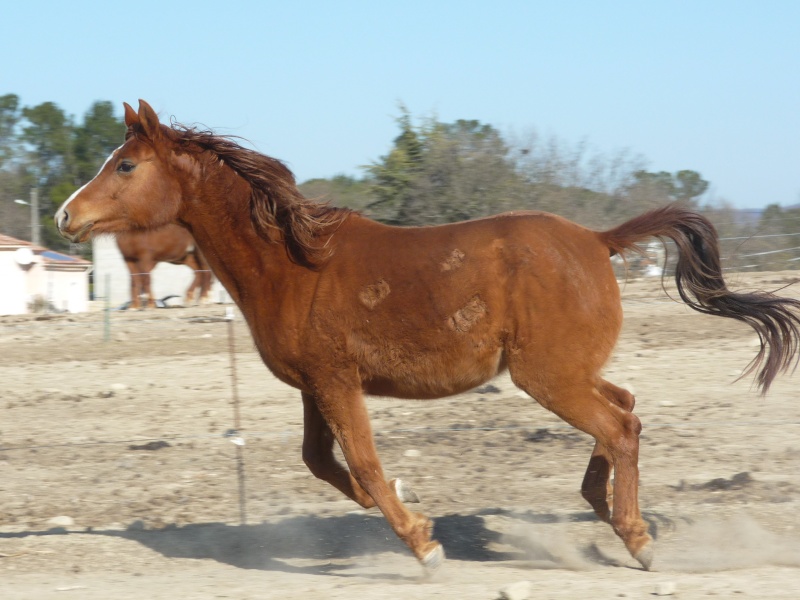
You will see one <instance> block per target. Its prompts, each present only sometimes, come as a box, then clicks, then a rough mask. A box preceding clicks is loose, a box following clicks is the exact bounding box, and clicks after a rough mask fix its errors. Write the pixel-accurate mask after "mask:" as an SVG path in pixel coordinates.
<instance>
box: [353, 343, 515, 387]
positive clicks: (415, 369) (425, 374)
mask: <svg viewBox="0 0 800 600" xmlns="http://www.w3.org/2000/svg"><path fill="white" fill-rule="evenodd" d="M505 367H506V365H505V358H504V355H503V352H502V350H500V349H498V350H494V351H492V352H484V353H481V354H479V355H478V354H476V355H471V356H463V355H462V356H458V357H452V356H447V355H445V354H440V355H436V356H430V355H426V356H423V357H420V360H418V361H414V362H411V363H404V364H395V365H394V368H392V369H386V368H380V369H362V375H363V388H364V392H366V393H367V394H373V395H376V396H393V397H396V398H419V399H426V398H442V397H444V396H452V395H453V394H458V393H461V392H465V391H467V390H471V389H472V388H474V387H476V386H479V385H481V384H482V383H485V382H486V381H488V380H489V379H491V378H492V377H494V376H495V375H497V374H498V373H500V372H502V371H503V370H504V369H505Z"/></svg>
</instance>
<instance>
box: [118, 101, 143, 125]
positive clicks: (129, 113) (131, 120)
mask: <svg viewBox="0 0 800 600" xmlns="http://www.w3.org/2000/svg"><path fill="white" fill-rule="evenodd" d="M122 105H123V106H124V107H125V125H126V126H127V127H128V128H131V127H133V126H134V125H135V124H136V123H138V122H139V115H137V114H136V111H135V110H133V107H132V106H131V105H130V104H128V103H127V102H123V103H122Z"/></svg>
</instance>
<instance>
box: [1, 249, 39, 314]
mask: <svg viewBox="0 0 800 600" xmlns="http://www.w3.org/2000/svg"><path fill="white" fill-rule="evenodd" d="M14 250H15V249H8V250H5V249H4V250H0V315H21V314H24V313H26V312H28V301H29V293H28V283H27V276H26V275H27V271H26V270H25V268H23V267H22V266H21V265H19V264H17V262H16V261H15V260H14ZM37 266H38V265H37ZM30 268H35V266H31V267H29V269H30Z"/></svg>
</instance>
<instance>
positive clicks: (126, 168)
mask: <svg viewBox="0 0 800 600" xmlns="http://www.w3.org/2000/svg"><path fill="white" fill-rule="evenodd" d="M135 168H136V165H135V164H133V163H132V162H131V161H129V160H123V161H122V162H121V163H119V164H118V165H117V172H118V173H130V172H131V171H133V170H134V169H135Z"/></svg>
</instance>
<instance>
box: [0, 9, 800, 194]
mask: <svg viewBox="0 0 800 600" xmlns="http://www.w3.org/2000/svg"><path fill="white" fill-rule="evenodd" d="M2 13H3V15H2V26H1V28H2V35H0V50H1V51H2V57H3V58H2V61H3V62H2V66H0V85H1V86H2V87H0V94H5V93H15V94H18V95H19V96H20V97H21V100H22V103H23V104H24V105H26V106H32V105H35V104H38V103H40V102H44V101H53V102H55V103H57V104H58V105H59V106H61V107H62V108H63V109H64V110H65V111H66V112H68V113H69V114H72V115H75V116H77V117H78V118H80V117H81V116H82V115H83V113H84V112H85V111H86V110H87V109H88V108H89V106H90V105H91V104H92V103H93V102H94V101H96V100H111V101H112V102H114V103H115V104H116V105H117V106H118V107H119V109H118V110H119V112H118V114H120V115H121V112H122V111H121V103H122V102H123V101H127V102H128V103H130V104H133V105H134V106H136V101H137V99H138V98H144V99H145V100H147V101H148V102H150V103H151V104H152V105H153V106H154V108H156V110H158V111H159V112H160V113H161V114H162V116H163V117H165V118H169V117H170V116H173V115H174V116H175V118H176V119H177V120H178V121H180V122H182V123H187V124H194V123H200V124H203V125H205V126H208V127H211V128H213V129H215V130H216V131H218V132H220V133H226V134H235V135H240V136H243V137H245V138H247V139H248V140H250V141H251V142H252V143H253V145H255V147H257V148H258V149H259V150H261V151H262V152H265V153H267V154H270V155H272V156H275V157H277V158H280V159H282V160H284V161H286V162H287V163H288V164H289V166H290V167H291V168H292V169H293V170H294V171H295V174H296V175H297V177H298V179H299V180H300V181H304V180H306V179H310V178H313V177H330V176H333V175H336V174H338V173H347V174H351V175H360V174H361V171H360V170H359V166H360V165H365V164H368V163H370V162H371V161H374V160H377V159H378V158H379V157H380V156H381V155H383V154H385V153H386V152H387V151H388V149H389V147H390V146H391V143H392V139H393V138H394V137H395V136H396V134H397V128H396V124H395V122H394V119H395V117H397V116H398V114H399V111H398V103H400V102H402V103H404V104H405V105H406V106H407V107H408V108H409V110H410V111H411V112H412V114H413V115H415V116H420V117H424V116H431V115H435V116H436V117H437V118H438V119H440V120H442V121H453V120H456V119H462V118H463V119H478V120H480V121H481V122H484V123H489V124H492V125H494V126H495V127H497V128H498V129H500V130H501V131H502V132H504V133H513V134H517V135H523V136H524V135H527V134H528V133H529V132H531V131H534V130H535V131H537V132H538V133H539V134H540V135H543V136H549V135H554V136H556V137H558V138H559V139H561V140H562V141H564V142H566V143H568V144H577V143H578V142H580V141H582V140H583V141H585V142H586V143H587V144H588V145H589V146H590V147H591V149H592V150H593V151H595V152H599V153H603V154H607V155H609V156H610V155H612V154H614V153H617V152H619V151H622V150H625V149H627V150H628V151H630V152H631V153H633V154H641V155H642V156H644V157H645V158H646V159H647V168H648V169H649V170H653V171H661V170H665V171H671V172H674V171H677V170H680V169H693V170H696V171H699V172H700V173H701V174H702V175H703V176H704V177H705V178H706V179H707V180H709V181H710V182H711V186H712V187H711V194H712V196H713V197H715V198H717V199H725V200H727V201H729V202H731V203H732V204H734V205H735V206H737V207H749V208H756V207H761V206H764V205H766V204H770V203H778V204H781V205H791V204H796V203H798V202H800V2H796V1H791V0H784V1H775V0H773V1H769V0H765V1H763V2H754V1H753V2H744V1H736V0H727V1H716V0H695V1H691V2H690V1H682V0H672V1H661V0H651V1H646V0H640V1H638V2H627V1H618V2H604V1H602V0H595V1H585V2H577V1H569V0H567V1H558V2H555V1H553V0H548V1H546V2H537V1H531V0H529V1H505V0H495V1H493V2H470V1H468V0H460V1H458V2H456V1H440V2H437V1H435V0H428V1H427V2H425V1H417V0H404V1H403V2H376V1H374V0H373V1H371V2H351V1H348V0H339V1H337V2H332V1H331V2H322V1H319V2H307V1H303V0H293V1H291V2H286V1H284V2H280V3H277V2H271V1H262V2H257V1H252V2H236V1H231V2H227V3H226V2H219V1H216V2H204V1H202V0H195V1H193V2H184V1H175V2H170V1H167V0H164V1H162V2H152V1H150V0H138V1H136V2H109V1H108V0H105V1H103V2H82V1H80V0H76V1H73V2H68V3H67V2H65V3H55V2H49V1H47V2H42V1H39V0H29V1H26V2H13V3H11V2H9V3H6V4H5V5H4V6H3V11H2Z"/></svg>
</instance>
